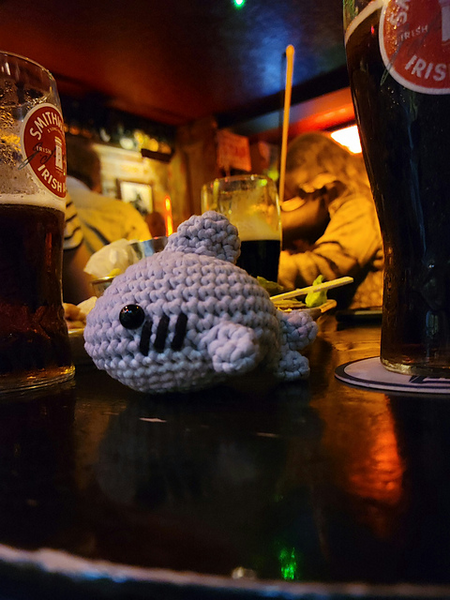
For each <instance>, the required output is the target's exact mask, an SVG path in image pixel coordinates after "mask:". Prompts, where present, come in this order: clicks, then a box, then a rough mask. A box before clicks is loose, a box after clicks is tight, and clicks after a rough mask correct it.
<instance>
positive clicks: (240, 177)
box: [202, 173, 275, 188]
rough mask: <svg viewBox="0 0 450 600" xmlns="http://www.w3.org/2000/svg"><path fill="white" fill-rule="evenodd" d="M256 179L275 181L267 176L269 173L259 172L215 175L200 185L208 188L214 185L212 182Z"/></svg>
mask: <svg viewBox="0 0 450 600" xmlns="http://www.w3.org/2000/svg"><path fill="white" fill-rule="evenodd" d="M245 180H246V181H258V180H265V181H268V182H271V183H273V184H275V181H274V180H273V179H272V178H271V177H269V175H262V174H261V173H243V174H242V175H229V176H228V177H216V178H215V179H212V180H211V181H208V182H207V183H204V184H203V186H202V187H204V188H208V187H211V186H213V185H214V183H216V185H217V182H220V183H222V182H223V183H233V182H235V181H245Z"/></svg>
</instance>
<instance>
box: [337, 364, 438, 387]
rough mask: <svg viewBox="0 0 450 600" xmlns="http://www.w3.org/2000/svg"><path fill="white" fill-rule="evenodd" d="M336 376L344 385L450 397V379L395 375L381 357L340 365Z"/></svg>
mask: <svg viewBox="0 0 450 600" xmlns="http://www.w3.org/2000/svg"><path fill="white" fill-rule="evenodd" d="M335 376H336V378H337V379H339V380H340V381H343V382H344V383H348V384H350V385H356V386H358V387H364V388H370V389H374V390H381V391H390V392H398V393H402V392H407V393H416V394H448V395H450V379H446V378H433V377H422V376H419V375H402V374H401V373H393V372H392V371H388V370H387V369H385V367H383V365H382V364H381V361H380V357H379V356H374V357H372V358H364V359H361V360H356V361H351V362H348V363H345V364H343V365H340V366H339V367H337V369H336V371H335Z"/></svg>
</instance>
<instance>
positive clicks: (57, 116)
mask: <svg viewBox="0 0 450 600" xmlns="http://www.w3.org/2000/svg"><path fill="white" fill-rule="evenodd" d="M22 148H23V151H24V154H25V157H24V162H23V165H22V166H26V165H29V166H30V167H31V171H32V173H33V175H34V176H35V178H36V179H37V180H38V182H39V183H40V184H42V185H43V186H44V187H45V188H46V189H47V190H48V191H50V192H51V193H52V194H55V196H58V198H64V197H65V196H66V138H65V135H64V122H63V118H62V115H61V113H60V112H59V110H58V109H57V108H56V107H55V106H53V104H39V105H38V106H36V107H35V108H33V109H32V110H30V111H29V113H28V114H27V116H26V117H25V120H24V122H23V125H22Z"/></svg>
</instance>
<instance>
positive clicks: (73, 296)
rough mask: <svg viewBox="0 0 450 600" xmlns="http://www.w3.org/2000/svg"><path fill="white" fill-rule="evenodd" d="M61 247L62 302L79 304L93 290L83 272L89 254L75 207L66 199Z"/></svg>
mask: <svg viewBox="0 0 450 600" xmlns="http://www.w3.org/2000/svg"><path fill="white" fill-rule="evenodd" d="M63 247H64V252H63V272H62V280H63V300H64V303H66V304H79V303H80V302H82V301H83V300H86V299H87V298H89V297H90V296H92V293H93V290H92V287H91V285H90V276H89V275H88V274H87V273H85V272H84V267H85V266H86V263H87V261H88V259H89V252H88V250H87V248H86V245H85V243H84V238H83V232H82V231H81V224H80V221H79V219H78V215H77V212H76V209H75V206H74V204H73V202H72V201H71V200H70V198H68V197H66V222H65V228H64V246H63Z"/></svg>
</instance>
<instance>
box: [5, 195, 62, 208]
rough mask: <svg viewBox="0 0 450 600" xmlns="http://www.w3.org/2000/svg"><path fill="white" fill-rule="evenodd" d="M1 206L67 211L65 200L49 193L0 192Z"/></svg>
mask: <svg viewBox="0 0 450 600" xmlns="http://www.w3.org/2000/svg"><path fill="white" fill-rule="evenodd" d="M0 204H18V205H19V204H20V205H26V206H44V207H46V208H54V209H56V210H61V211H64V210H65V206H66V204H65V200H61V199H60V198H57V197H56V196H54V195H53V194H50V193H48V192H38V193H34V194H2V193H1V192H0Z"/></svg>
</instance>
